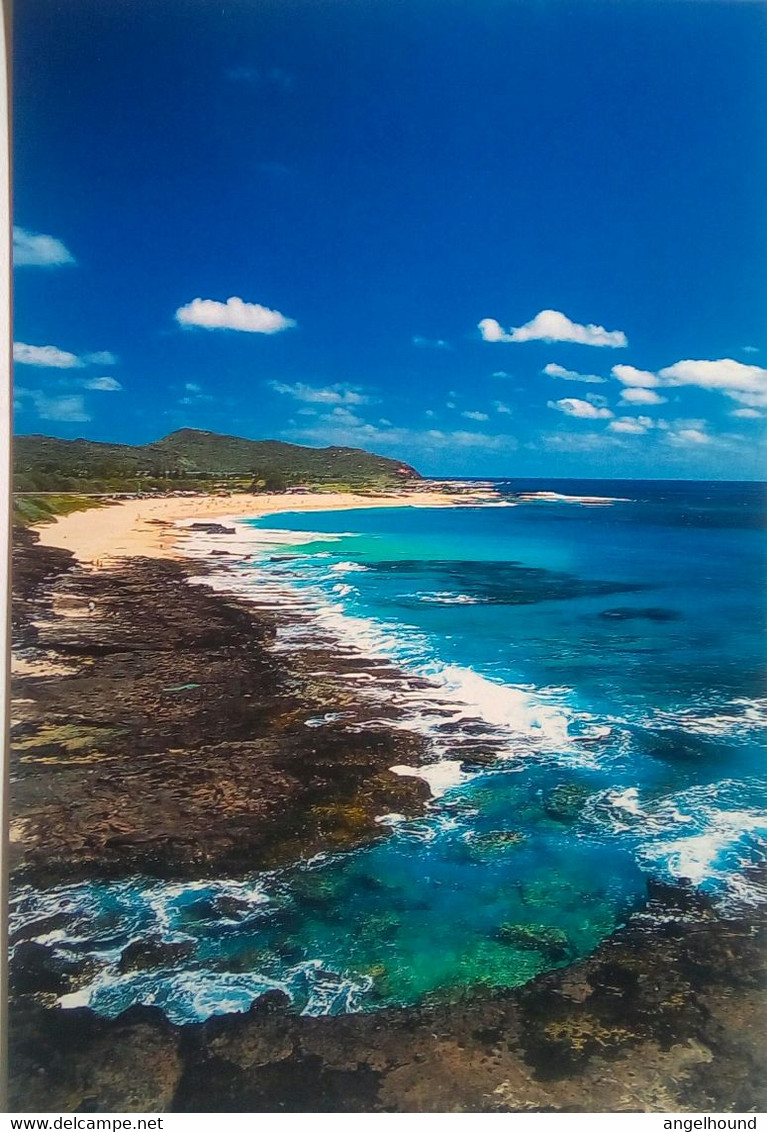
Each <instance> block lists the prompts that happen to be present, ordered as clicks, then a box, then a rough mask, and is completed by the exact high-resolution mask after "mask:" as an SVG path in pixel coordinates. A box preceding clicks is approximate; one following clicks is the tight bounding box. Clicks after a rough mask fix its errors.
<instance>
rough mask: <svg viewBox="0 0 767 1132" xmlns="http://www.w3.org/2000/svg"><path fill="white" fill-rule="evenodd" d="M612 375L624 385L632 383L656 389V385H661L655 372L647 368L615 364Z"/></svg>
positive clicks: (641, 387) (637, 386)
mask: <svg viewBox="0 0 767 1132" xmlns="http://www.w3.org/2000/svg"><path fill="white" fill-rule="evenodd" d="M612 375H613V377H617V378H618V381H620V382H622V384H623V385H632V386H635V387H636V388H640V389H654V388H655V386H656V385H660V382H659V381H658V378H657V377H656V375H655V374H654V373H650V372H649V370H646V369H637V368H636V366H623V365H619V366H613V368H612Z"/></svg>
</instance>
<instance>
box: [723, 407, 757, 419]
mask: <svg viewBox="0 0 767 1132" xmlns="http://www.w3.org/2000/svg"><path fill="white" fill-rule="evenodd" d="M730 416H731V417H740V418H741V419H743V420H757V419H759V420H761V418H762V417H763V416H764V414H763V413H760V412H759V410H758V409H733V410H732V412H731V413H730Z"/></svg>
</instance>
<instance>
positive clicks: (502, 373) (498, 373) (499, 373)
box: [492, 369, 511, 377]
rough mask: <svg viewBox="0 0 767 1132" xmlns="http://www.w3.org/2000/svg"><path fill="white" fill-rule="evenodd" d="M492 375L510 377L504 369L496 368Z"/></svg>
mask: <svg viewBox="0 0 767 1132" xmlns="http://www.w3.org/2000/svg"><path fill="white" fill-rule="evenodd" d="M492 376H493V377H511V374H510V373H507V372H506V370H505V369H497V370H496V371H495V373H494V374H493V375H492Z"/></svg>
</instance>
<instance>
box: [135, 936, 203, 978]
mask: <svg viewBox="0 0 767 1132" xmlns="http://www.w3.org/2000/svg"><path fill="white" fill-rule="evenodd" d="M194 952H195V945H194V943H193V942H192V941H191V940H179V941H177V942H174V943H168V942H166V941H165V940H163V939H162V937H161V936H159V935H153V936H147V937H146V939H137V940H134V942H133V943H129V944H128V946H127V947H126V948H125V950H124V951H123V953H122V955H121V956H120V964H119V968H120V973H121V974H123V975H124V974H127V972H128V971H146V970H151V969H153V968H155V967H173V966H175V965H176V964H177V963H180V962H181V961H182V960H183V959H188V958H189V957H190V956H191V955H193V954H194Z"/></svg>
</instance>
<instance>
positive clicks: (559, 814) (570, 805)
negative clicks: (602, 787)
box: [543, 782, 591, 822]
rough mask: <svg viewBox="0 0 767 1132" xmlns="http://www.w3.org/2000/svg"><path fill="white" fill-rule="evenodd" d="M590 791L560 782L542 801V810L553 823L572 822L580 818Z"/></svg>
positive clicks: (574, 783) (575, 784)
mask: <svg viewBox="0 0 767 1132" xmlns="http://www.w3.org/2000/svg"><path fill="white" fill-rule="evenodd" d="M590 793H591V791H590V790H589V789H588V788H587V787H585V786H581V785H579V784H578V783H576V782H560V783H559V785H558V786H555V787H554V789H553V790H552V791H551V793H550V794H548V795H547V796H546V797H545V798H544V800H543V810H544V813H546V814H547V815H548V816H549V817H550V818H554V820H555V821H561V822H572V821H575V820H576V819H577V818H578V817H580V814H581V811H582V810H583V807H584V804H585V802H586V800H587V798H588V797H589V795H590Z"/></svg>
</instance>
